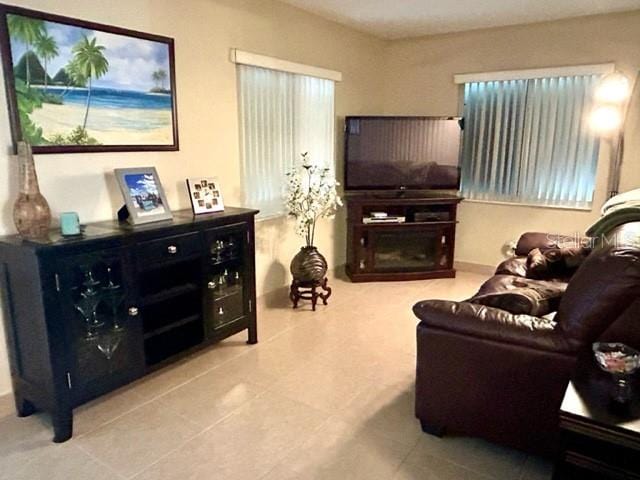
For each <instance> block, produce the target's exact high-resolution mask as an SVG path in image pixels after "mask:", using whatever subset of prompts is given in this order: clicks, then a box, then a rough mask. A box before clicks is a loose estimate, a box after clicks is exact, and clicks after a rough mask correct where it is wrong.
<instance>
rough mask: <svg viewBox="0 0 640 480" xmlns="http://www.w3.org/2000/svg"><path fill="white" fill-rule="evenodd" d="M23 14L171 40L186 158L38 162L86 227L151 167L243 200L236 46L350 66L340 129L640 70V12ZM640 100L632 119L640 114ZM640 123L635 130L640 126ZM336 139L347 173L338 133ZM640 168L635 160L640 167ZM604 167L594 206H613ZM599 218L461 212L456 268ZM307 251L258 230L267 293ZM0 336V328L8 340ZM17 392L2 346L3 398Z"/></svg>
mask: <svg viewBox="0 0 640 480" xmlns="http://www.w3.org/2000/svg"><path fill="white" fill-rule="evenodd" d="M20 5H21V6H26V7H29V8H34V9H39V10H45V11H49V12H53V13H59V14H63V15H69V16H73V17H77V18H83V19H87V20H93V21H98V22H101V23H106V24H113V25H117V26H122V27H125V28H131V29H135V30H141V31H147V32H152V33H157V34H162V35H167V36H170V37H173V38H175V41H176V72H177V98H178V114H179V127H180V145H181V150H180V151H179V152H168V153H160V152H158V153H154V152H149V153H117V154H91V155H89V154H77V155H49V156H39V157H36V166H37V169H38V173H39V177H40V186H41V189H42V191H43V193H44V194H45V196H46V197H47V199H48V200H49V203H50V205H51V207H52V209H53V212H54V215H55V214H57V213H58V212H61V211H67V210H76V211H78V212H79V214H80V217H81V219H82V221H85V222H86V221H92V220H101V219H108V218H112V217H113V216H114V215H115V211H116V209H117V208H118V207H119V206H120V203H121V199H120V195H119V192H118V190H117V187H116V185H115V182H114V179H113V176H112V173H111V172H112V170H113V169H114V168H116V167H133V166H145V165H152V166H155V167H156V168H157V169H158V172H159V174H160V176H161V178H162V181H163V184H164V185H165V189H166V191H167V194H168V197H169V202H170V204H171V206H172V208H174V209H177V208H187V207H188V199H187V195H186V191H185V187H184V179H185V178H186V177H188V176H198V175H216V176H218V177H220V180H221V182H222V186H223V193H224V194H225V200H226V202H227V204H230V205H233V204H236V205H237V204H239V202H240V200H241V182H240V174H239V142H238V122H237V102H236V78H235V68H234V65H233V64H231V63H230V62H229V61H228V56H229V49H230V48H232V47H236V48H241V49H244V50H248V51H253V52H256V53H262V54H266V55H272V56H276V57H281V58H285V59H287V60H291V61H297V62H302V63H309V64H312V65H318V66H322V67H326V68H330V69H335V70H340V71H342V72H343V74H344V81H343V82H342V83H340V84H339V85H338V86H337V89H336V113H337V116H338V120H337V122H338V123H337V125H341V124H342V123H341V121H342V117H343V116H344V115H347V114H377V113H384V112H386V113H399V114H400V113H401V114H429V115H440V114H455V113H457V111H458V97H459V94H458V89H457V87H456V86H455V85H454V84H453V79H452V77H453V74H454V73H463V72H473V71H492V70H502V69H515V68H532V67H545V66H554V65H570V64H581V63H598V62H607V61H615V62H616V63H617V64H618V65H619V66H620V68H622V69H624V70H625V71H627V72H633V71H635V70H637V68H638V65H639V64H640V49H639V48H638V45H640V28H639V27H640V12H636V13H633V14H620V15H610V16H603V17H593V18H585V19H580V20H573V21H566V22H554V23H546V24H540V25H530V26H519V27H509V28H503V29H493V30H484V31H476V32H470V33H461V34H452V35H442V36H437V37H430V38H423V39H418V40H408V41H397V42H392V43H388V42H383V41H381V40H377V39H374V38H373V37H369V36H366V35H363V34H360V33H357V32H354V31H352V30H349V29H347V28H344V27H341V26H338V25H337V24H334V23H331V22H328V21H324V20H321V19H319V18H318V17H315V16H313V15H309V14H306V13H304V12H301V11H299V10H296V9H294V8H291V7H288V6H286V5H284V4H281V3H279V2H274V1H272V0H185V1H181V2H179V1H174V0H111V1H109V2H106V3H104V2H103V3H102V4H100V3H99V2H86V1H82V0H64V1H60V0H26V1H21V2H20ZM0 98H1V101H0V145H4V146H5V147H2V148H0V172H2V173H0V205H2V207H1V210H0V234H5V233H10V232H12V231H13V224H12V221H11V210H12V203H13V199H14V198H15V196H16V187H15V184H16V169H15V162H14V161H13V159H11V158H9V156H8V155H7V153H6V152H7V150H8V146H9V144H10V138H9V127H8V123H7V116H6V113H2V111H3V110H4V111H5V112H6V105H5V99H4V88H2V89H1V90H0ZM638 103H640V102H637V101H636V104H635V108H634V110H635V112H640V105H638ZM637 117H638V115H634V116H632V119H631V120H632V121H631V122H630V128H629V130H630V131H631V130H634V132H636V131H638V128H637V127H638V126H639V123H640V119H638V118H637ZM336 131H337V132H338V135H337V139H336V157H337V159H338V161H337V170H338V172H337V173H338V177H339V178H340V177H341V174H342V133H341V129H340V128H338V129H337V130H336ZM627 141H628V142H627V145H628V148H627V152H628V154H627V157H626V159H627V160H626V165H625V170H624V172H623V180H622V181H623V188H627V189H628V188H631V187H633V186H638V183H640V167H639V166H638V163H637V162H638V159H637V157H638V153H640V135H638V134H635V135H632V134H630V135H628V137H627ZM632 162H635V163H632ZM603 167H604V162H602V161H601V162H600V168H599V175H598V184H599V188H598V192H597V196H596V205H599V204H600V203H601V202H602V199H603V197H604V186H603V185H604V181H605V173H604V172H605V170H604V168H603ZM343 214H344V212H342V214H340V215H339V216H338V218H336V220H335V221H334V222H331V221H326V222H325V223H323V224H322V225H321V228H320V235H319V237H318V238H319V240H318V242H317V243H318V245H319V246H320V247H321V250H322V251H323V252H324V253H325V254H326V256H327V259H328V261H329V263H330V265H332V266H335V265H340V264H342V263H344V251H345V248H344V242H345V231H344V218H343V216H342V215H343ZM596 216H597V213H596V212H591V213H583V212H574V211H557V210H549V209H538V208H526V207H510V206H495V205H487V204H471V203H467V204H464V205H463V206H462V208H461V216H460V217H461V218H460V230H459V232H460V234H459V237H458V238H459V240H458V246H457V247H458V251H457V256H458V260H461V261H467V262H474V263H489V264H490V263H495V262H496V261H497V260H498V259H499V258H500V253H499V250H500V246H501V245H502V243H504V242H505V241H506V240H510V239H512V238H515V237H516V236H517V235H518V234H519V233H520V232H521V231H523V230H533V229H540V230H548V229H551V230H556V231H562V232H567V233H568V232H571V231H574V230H583V229H584V226H585V225H587V224H588V223H589V222H590V221H591V220H592V219H593V218H595V217H596ZM299 245H300V239H299V238H297V237H295V236H294V235H293V233H292V228H291V225H290V223H289V221H287V220H284V219H280V220H271V221H267V222H261V223H259V224H258V228H257V242H256V246H257V251H258V252H257V259H256V260H257V261H256V263H257V273H258V291H259V292H260V293H262V292H266V291H269V290H272V289H274V288H277V287H280V286H283V285H285V284H286V283H287V281H288V262H289V260H290V258H291V256H292V255H293V254H294V252H295V251H296V250H297V248H298V247H299ZM2 334H3V332H2V329H0V337H1V336H2ZM9 388H10V384H9V378H8V366H7V360H6V351H5V349H4V342H3V341H2V339H1V338H0V394H1V393H3V392H6V391H8V390H9Z"/></svg>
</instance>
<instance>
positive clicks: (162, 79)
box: [155, 69, 167, 90]
mask: <svg viewBox="0 0 640 480" xmlns="http://www.w3.org/2000/svg"><path fill="white" fill-rule="evenodd" d="M155 73H157V74H158V81H159V82H160V86H161V87H162V89H163V90H164V89H165V88H164V82H165V80H166V79H167V72H165V71H164V70H163V69H159V70H157V71H156V72H155Z"/></svg>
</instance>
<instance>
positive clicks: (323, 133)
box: [237, 65, 335, 217]
mask: <svg viewBox="0 0 640 480" xmlns="http://www.w3.org/2000/svg"><path fill="white" fill-rule="evenodd" d="M237 69H238V82H239V83H238V89H239V104H240V135H241V149H242V152H241V153H242V163H241V165H242V178H243V189H244V196H245V198H244V201H245V204H246V205H247V206H250V207H253V208H258V209H260V216H262V217H268V216H273V215H278V214H281V213H283V211H284V208H283V193H284V192H283V186H284V178H285V172H286V171H288V170H289V169H290V168H291V167H292V166H293V165H294V163H295V162H297V161H299V160H300V154H302V153H304V152H309V156H310V159H311V161H312V162H313V163H315V164H318V165H326V166H328V167H330V168H333V158H334V153H333V152H334V121H335V120H334V82H333V81H332V80H326V79H323V78H317V77H312V76H307V75H300V74H295V73H289V72H284V71H277V70H271V69H267V68H260V67H256V66H250V65H238V66H237Z"/></svg>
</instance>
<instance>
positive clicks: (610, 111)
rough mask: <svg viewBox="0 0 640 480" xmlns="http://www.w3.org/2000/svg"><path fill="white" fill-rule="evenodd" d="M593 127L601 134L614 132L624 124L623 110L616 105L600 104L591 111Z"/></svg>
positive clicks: (590, 121)
mask: <svg viewBox="0 0 640 480" xmlns="http://www.w3.org/2000/svg"><path fill="white" fill-rule="evenodd" d="M589 123H590V125H591V128H593V129H594V130H595V131H596V132H598V133H599V134H601V135H606V134H610V133H613V132H614V131H616V130H617V129H618V128H620V126H621V125H622V111H621V110H620V108H619V107H617V106H615V105H599V106H596V107H595V108H594V109H593V111H592V112H591V116H590V118H589Z"/></svg>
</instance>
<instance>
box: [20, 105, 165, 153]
mask: <svg viewBox="0 0 640 480" xmlns="http://www.w3.org/2000/svg"><path fill="white" fill-rule="evenodd" d="M84 112H85V107H84V106H83V105H80V104H67V105H54V104H49V103H44V104H43V105H42V108H39V109H36V110H34V111H33V113H32V114H31V115H30V118H31V119H32V120H33V121H34V122H35V123H36V124H37V125H38V126H40V127H42V130H43V135H44V137H45V138H47V137H51V136H52V135H55V134H62V135H66V134H68V133H69V132H70V131H71V130H73V129H74V128H76V127H77V126H78V125H82V120H83V118H84ZM141 125H144V126H145V127H144V128H141V127H140V126H141ZM132 127H133V128H132ZM87 133H88V134H89V135H90V136H92V137H93V138H95V139H96V140H98V141H99V142H100V143H101V144H103V145H166V144H171V143H172V141H173V132H172V128H171V110H164V109H143V108H125V109H114V108H104V107H95V106H92V107H91V110H90V111H89V118H88V120H87Z"/></svg>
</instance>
